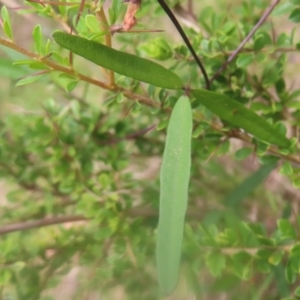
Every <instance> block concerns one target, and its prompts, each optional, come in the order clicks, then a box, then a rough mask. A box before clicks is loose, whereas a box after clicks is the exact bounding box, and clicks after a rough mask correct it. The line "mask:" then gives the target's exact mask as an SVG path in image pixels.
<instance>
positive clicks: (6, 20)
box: [1, 6, 13, 40]
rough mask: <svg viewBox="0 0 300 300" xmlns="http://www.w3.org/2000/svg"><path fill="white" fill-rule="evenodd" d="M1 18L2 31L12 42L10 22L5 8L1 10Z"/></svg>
mask: <svg viewBox="0 0 300 300" xmlns="http://www.w3.org/2000/svg"><path fill="white" fill-rule="evenodd" d="M1 17H2V19H3V31H4V33H5V34H6V35H7V37H9V38H10V39H11V40H12V39H13V34H12V27H11V21H10V16H9V13H8V11H7V8H6V6H3V7H2V9H1Z"/></svg>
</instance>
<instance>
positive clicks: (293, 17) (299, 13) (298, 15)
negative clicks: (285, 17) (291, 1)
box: [289, 7, 300, 23]
mask: <svg viewBox="0 0 300 300" xmlns="http://www.w3.org/2000/svg"><path fill="white" fill-rule="evenodd" d="M289 20H290V21H292V22H294V23H299V22H300V8H298V7H297V8H295V9H294V10H293V11H292V12H291V14H290V16H289Z"/></svg>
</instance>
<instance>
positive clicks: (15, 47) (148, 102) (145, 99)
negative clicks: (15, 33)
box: [0, 38, 160, 108]
mask: <svg viewBox="0 0 300 300" xmlns="http://www.w3.org/2000/svg"><path fill="white" fill-rule="evenodd" d="M0 45H3V46H5V47H7V48H10V49H13V50H15V51H17V52H19V53H22V54H24V55H25V56H27V57H30V58H32V59H34V60H37V61H40V62H42V63H44V64H45V65H46V66H48V67H50V68H51V69H52V70H53V71H59V72H63V73H66V74H69V75H71V76H74V77H77V78H79V79H80V80H82V81H85V82H88V83H90V84H93V85H96V86H98V87H101V88H103V89H105V90H108V91H114V92H122V93H123V94H124V95H125V96H126V97H128V98H129V99H134V100H138V101H139V102H141V103H142V104H145V105H148V106H151V107H154V108H160V103H158V102H157V101H154V100H152V99H150V98H148V97H145V96H141V95H138V94H134V93H132V92H131V91H130V90H127V89H125V88H123V87H120V86H110V85H108V84H106V83H104V82H102V81H98V80H95V79H93V78H90V77H88V76H86V75H83V74H81V73H77V72H76V71H75V70H73V69H70V68H66V67H63V66H60V65H58V64H56V63H54V62H52V61H50V60H48V57H41V56H39V55H38V54H35V53H32V52H29V51H27V50H26V49H24V48H22V47H20V46H19V45H16V44H15V43H13V42H11V41H8V40H5V39H2V38H0Z"/></svg>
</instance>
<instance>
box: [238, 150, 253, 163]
mask: <svg viewBox="0 0 300 300" xmlns="http://www.w3.org/2000/svg"><path fill="white" fill-rule="evenodd" d="M252 152H253V149H252V148H242V149H239V150H237V151H236V152H235V154H234V156H235V158H236V159H238V160H242V159H245V158H247V157H248V156H249V155H250V154H251V153H252Z"/></svg>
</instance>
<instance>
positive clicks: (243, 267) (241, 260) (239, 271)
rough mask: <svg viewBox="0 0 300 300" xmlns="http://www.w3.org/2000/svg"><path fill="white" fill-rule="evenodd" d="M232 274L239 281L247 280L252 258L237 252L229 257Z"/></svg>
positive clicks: (245, 253) (244, 253)
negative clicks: (238, 278)
mask: <svg viewBox="0 0 300 300" xmlns="http://www.w3.org/2000/svg"><path fill="white" fill-rule="evenodd" d="M231 259H232V261H233V270H234V273H235V274H236V275H237V276H239V277H240V278H241V279H244V280H247V279H249V276H250V272H251V260H252V257H251V255H250V254H248V253H247V252H238V253H236V254H233V255H232V257H231Z"/></svg>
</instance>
